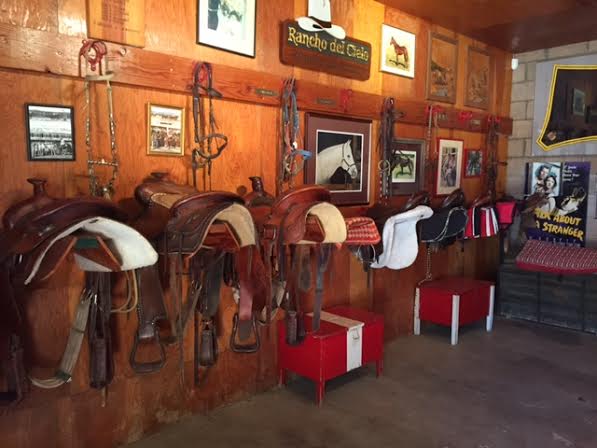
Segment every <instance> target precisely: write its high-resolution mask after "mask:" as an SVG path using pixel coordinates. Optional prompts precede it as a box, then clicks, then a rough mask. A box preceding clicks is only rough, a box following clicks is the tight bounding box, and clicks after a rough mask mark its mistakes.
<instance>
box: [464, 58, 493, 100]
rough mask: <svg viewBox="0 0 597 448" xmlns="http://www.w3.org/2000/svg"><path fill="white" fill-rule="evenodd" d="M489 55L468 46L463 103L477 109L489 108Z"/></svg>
mask: <svg viewBox="0 0 597 448" xmlns="http://www.w3.org/2000/svg"><path fill="white" fill-rule="evenodd" d="M490 89H491V56H490V54H489V53H488V52H487V51H485V50H481V49H479V48H474V47H469V48H468V58H467V66H466V92H465V93H464V105H465V106H468V107H476V108H478V109H488V108H489V100H490V98H489V95H490V92H491V90H490Z"/></svg>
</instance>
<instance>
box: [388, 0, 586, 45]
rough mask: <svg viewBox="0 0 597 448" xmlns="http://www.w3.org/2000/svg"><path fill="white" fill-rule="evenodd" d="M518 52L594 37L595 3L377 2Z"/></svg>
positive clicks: (564, 0) (558, 0)
mask: <svg viewBox="0 0 597 448" xmlns="http://www.w3.org/2000/svg"><path fill="white" fill-rule="evenodd" d="M378 1H380V2H381V3H384V4H386V5H388V6H392V7H394V8H397V9H400V10H401V11H404V12H406V13H409V14H412V15H414V16H417V17H421V18H423V19H426V20H429V21H430V22H432V23H435V24H437V25H440V26H442V27H444V28H448V29H451V30H454V31H457V32H459V33H462V34H465V35H467V36H470V37H473V38H475V39H478V40H480V41H482V42H485V43H487V44H490V45H493V46H495V47H498V48H501V49H504V50H508V51H511V52H513V53H520V52H524V51H530V50H537V49H541V48H550V47H556V46H559V45H567V44H572V43H575V42H583V41H588V40H594V39H597V0H443V1H442V0H378Z"/></svg>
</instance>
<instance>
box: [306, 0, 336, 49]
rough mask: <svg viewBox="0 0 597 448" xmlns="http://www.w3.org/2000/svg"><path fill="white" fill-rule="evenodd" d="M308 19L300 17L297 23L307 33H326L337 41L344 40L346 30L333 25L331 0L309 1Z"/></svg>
mask: <svg viewBox="0 0 597 448" xmlns="http://www.w3.org/2000/svg"><path fill="white" fill-rule="evenodd" d="M307 13H308V14H309V16H308V17H299V18H298V19H297V22H298V24H299V26H300V27H301V28H302V29H304V30H305V31H311V32H319V31H325V32H326V33H328V34H329V35H331V36H333V37H335V38H336V39H340V40H344V38H345V37H346V32H345V31H344V28H342V27H341V26H338V25H334V24H333V23H332V6H331V5H330V0H323V1H322V0H309V10H308V12H307Z"/></svg>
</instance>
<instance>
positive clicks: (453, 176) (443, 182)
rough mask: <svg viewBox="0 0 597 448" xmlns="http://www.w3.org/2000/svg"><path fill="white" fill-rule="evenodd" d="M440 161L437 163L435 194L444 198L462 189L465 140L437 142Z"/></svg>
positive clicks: (440, 140)
mask: <svg viewBox="0 0 597 448" xmlns="http://www.w3.org/2000/svg"><path fill="white" fill-rule="evenodd" d="M437 146H438V154H439V160H438V162H437V176H436V177H437V178H436V180H435V194H436V195H438V196H444V195H448V194H450V193H452V192H453V191H454V190H457V189H458V188H460V180H461V177H462V151H463V147H464V141H463V140H448V139H443V138H440V139H438V140H437Z"/></svg>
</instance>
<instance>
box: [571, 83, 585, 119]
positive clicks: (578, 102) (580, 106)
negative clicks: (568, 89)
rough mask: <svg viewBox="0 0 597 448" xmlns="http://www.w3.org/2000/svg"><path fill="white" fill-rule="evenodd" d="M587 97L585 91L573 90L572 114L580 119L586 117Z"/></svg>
mask: <svg viewBox="0 0 597 448" xmlns="http://www.w3.org/2000/svg"><path fill="white" fill-rule="evenodd" d="M586 97H587V95H586V94H585V92H584V91H583V90H580V89H572V114H573V115H576V116H578V117H584V116H585V110H586V108H587V106H586Z"/></svg>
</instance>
